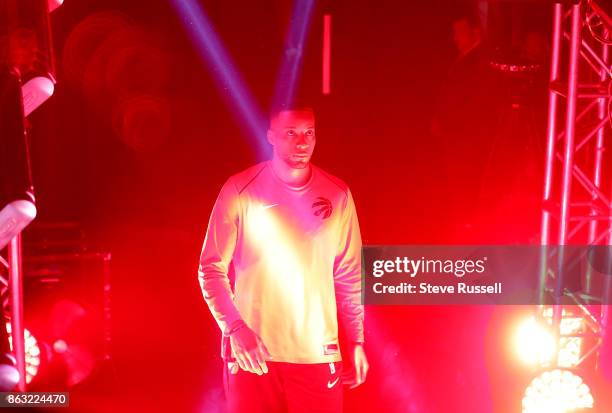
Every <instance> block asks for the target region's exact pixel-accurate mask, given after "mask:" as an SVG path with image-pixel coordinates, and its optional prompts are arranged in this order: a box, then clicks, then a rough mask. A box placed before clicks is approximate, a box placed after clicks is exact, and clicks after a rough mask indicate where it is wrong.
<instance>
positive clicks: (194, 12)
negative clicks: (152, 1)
mask: <svg viewBox="0 0 612 413" xmlns="http://www.w3.org/2000/svg"><path fill="white" fill-rule="evenodd" d="M171 3H172V5H173V7H174V9H175V10H176V12H177V14H178V15H179V17H181V19H182V20H183V26H184V27H185V30H186V31H187V33H188V34H189V36H190V37H191V40H192V41H193V43H194V45H195V47H196V50H197V52H198V54H199V56H200V58H201V59H202V60H203V61H204V63H206V64H207V65H208V66H209V67H210V74H211V75H212V76H213V77H214V78H215V81H216V83H217V86H218V88H219V91H220V94H221V96H222V97H223V98H224V99H226V100H227V101H228V103H230V104H231V105H232V106H233V109H235V112H236V114H237V115H238V117H239V119H240V121H241V122H242V124H243V126H244V128H245V129H246V130H245V132H246V133H247V136H248V137H249V138H251V139H252V140H253V142H252V143H253V145H254V146H255V147H256V148H257V149H258V154H259V158H262V159H265V158H267V156H268V153H269V146H268V144H267V141H266V121H265V118H264V117H263V114H262V113H261V111H260V110H259V107H258V106H257V104H256V103H255V102H256V101H255V98H254V97H253V96H252V95H251V93H250V91H249V89H248V88H247V86H246V84H245V82H244V80H243V79H242V77H241V76H240V74H239V73H238V71H237V70H236V65H235V64H234V62H233V61H232V59H231V57H230V56H229V54H228V53H227V51H226V50H225V48H224V47H223V42H222V41H221V39H220V37H219V36H218V34H217V32H216V30H215V28H214V26H213V24H212V22H211V20H210V19H209V17H208V15H207V14H206V13H205V11H204V9H203V8H202V6H201V5H200V4H198V2H197V1H195V0H172V1H171Z"/></svg>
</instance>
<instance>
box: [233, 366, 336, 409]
mask: <svg viewBox="0 0 612 413" xmlns="http://www.w3.org/2000/svg"><path fill="white" fill-rule="evenodd" d="M266 364H267V366H268V373H267V374H264V375H262V376H258V375H257V374H254V373H249V372H246V371H243V370H242V369H240V368H238V370H237V371H236V368H235V367H237V366H234V368H233V369H232V367H231V363H229V364H228V363H225V369H224V374H225V383H226V389H225V390H226V398H227V405H228V411H229V412H230V413H238V412H240V413H247V412H248V413H276V412H278V413H280V412H288V413H302V412H304V413H306V412H308V413H340V412H342V379H341V374H342V363H341V362H336V363H321V364H294V363H280V362H267V363H266Z"/></svg>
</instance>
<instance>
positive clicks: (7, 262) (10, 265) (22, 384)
mask: <svg viewBox="0 0 612 413" xmlns="http://www.w3.org/2000/svg"><path fill="white" fill-rule="evenodd" d="M6 251H7V257H8V258H7V259H5V258H4V257H2V256H1V255H0V266H1V268H2V270H3V271H2V272H0V297H2V307H1V308H0V311H5V308H6V307H9V308H10V315H11V342H12V347H13V353H14V354H15V358H16V359H17V371H19V383H18V384H17V388H18V390H19V391H25V390H26V363H25V338H24V323H23V276H22V275H23V271H22V255H21V234H17V235H16V236H15V237H13V238H12V239H11V241H10V243H9V244H8V247H7V249H6ZM4 270H5V271H6V272H4ZM0 328H5V327H4V326H0Z"/></svg>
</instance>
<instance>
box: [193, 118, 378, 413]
mask: <svg viewBox="0 0 612 413" xmlns="http://www.w3.org/2000/svg"><path fill="white" fill-rule="evenodd" d="M267 137H268V142H269V143H270V144H271V145H272V147H273V156H272V159H271V160H270V161H267V162H262V163H260V164H257V165H255V166H253V167H251V168H249V169H247V170H245V171H243V172H241V173H238V174H236V175H234V176H232V177H230V178H229V179H228V180H227V182H226V183H225V184H224V186H223V188H222V189H221V192H220V194H219V196H218V198H217V201H216V203H215V206H214V208H213V211H212V214H211V217H210V221H209V224H208V231H207V233H206V239H205V241H204V246H203V249H202V255H201V259H200V267H199V280H200V285H201V287H202V292H203V294H204V298H205V300H206V302H207V304H208V306H209V308H210V310H211V312H212V314H213V316H214V317H215V319H216V321H217V323H218V324H219V327H220V328H221V331H222V332H223V336H224V338H225V339H226V342H228V343H229V345H228V346H227V348H228V351H227V352H226V356H227V358H226V360H225V362H226V379H227V388H226V390H227V397H228V405H229V409H230V411H231V412H276V411H289V412H292V413H293V412H340V411H341V409H342V386H341V384H342V376H341V374H342V365H341V355H340V347H339V342H338V325H337V315H339V317H340V319H341V320H342V322H343V325H344V327H345V330H346V333H347V338H348V340H350V343H349V348H350V355H351V362H352V364H353V365H354V369H353V371H352V373H353V374H351V375H350V376H351V377H348V376H347V375H343V376H347V379H345V380H344V384H350V385H351V388H352V387H356V386H358V385H360V384H361V383H363V382H364V381H365V378H366V374H367V371H368V362H367V359H366V356H365V352H364V349H363V342H364V333H363V314H364V310H363V306H362V305H361V251H360V250H361V236H360V232H359V224H358V221H357V214H356V211H355V205H354V203H353V198H352V196H351V193H350V191H349V189H348V187H347V186H346V184H345V183H344V182H342V181H341V180H339V179H338V178H336V177H334V176H332V175H329V174H328V173H326V172H324V171H323V170H321V169H320V168H318V167H316V166H314V165H312V164H311V163H310V158H311V156H312V153H313V150H314V147H315V141H316V138H315V119H314V114H313V111H312V109H309V108H297V107H296V108H287V109H282V110H280V111H277V112H275V113H273V114H272V116H271V119H270V128H269V130H268V134H267ZM230 267H231V268H233V272H234V274H235V281H234V287H235V288H234V292H232V289H231V287H230V281H229V277H228V270H229V269H230Z"/></svg>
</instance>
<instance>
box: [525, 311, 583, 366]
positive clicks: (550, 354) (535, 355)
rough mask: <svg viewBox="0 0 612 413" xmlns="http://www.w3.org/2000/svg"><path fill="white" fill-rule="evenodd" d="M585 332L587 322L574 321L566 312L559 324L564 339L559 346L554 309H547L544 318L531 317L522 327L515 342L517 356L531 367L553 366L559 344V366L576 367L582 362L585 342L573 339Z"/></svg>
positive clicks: (576, 319)
mask: <svg viewBox="0 0 612 413" xmlns="http://www.w3.org/2000/svg"><path fill="white" fill-rule="evenodd" d="M583 330H584V320H582V318H580V317H572V316H571V315H570V314H569V313H567V312H566V311H565V310H563V317H562V319H561V324H560V333H561V337H560V338H559V341H558V343H557V341H556V340H555V335H554V332H553V330H552V308H547V309H545V310H544V311H543V312H542V317H539V318H536V317H535V316H532V317H530V318H529V319H527V320H525V321H524V322H523V323H522V324H521V325H520V326H519V328H518V330H517V334H516V342H515V344H516V352H517V355H518V356H519V358H520V359H521V360H522V361H523V362H525V363H526V364H529V365H540V366H545V365H550V364H552V363H553V360H554V357H555V353H556V351H557V344H558V349H559V353H558V359H557V365H558V366H559V367H575V366H577V365H578V363H579V361H580V353H581V350H582V338H581V337H571V335H573V334H577V333H580V332H582V331H583ZM568 336H570V337H568Z"/></svg>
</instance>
